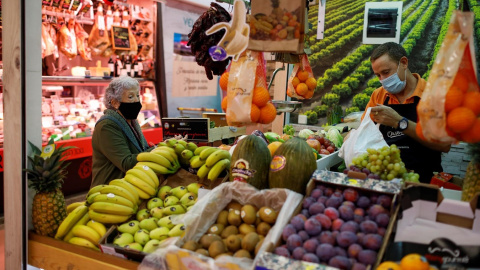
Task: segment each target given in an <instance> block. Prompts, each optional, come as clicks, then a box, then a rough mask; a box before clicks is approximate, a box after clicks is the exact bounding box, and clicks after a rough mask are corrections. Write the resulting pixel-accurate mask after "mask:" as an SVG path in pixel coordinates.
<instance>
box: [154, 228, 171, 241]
mask: <svg viewBox="0 0 480 270" xmlns="http://www.w3.org/2000/svg"><path fill="white" fill-rule="evenodd" d="M169 231H170V230H169V229H168V228H167V227H159V228H156V229H153V230H151V231H150V239H156V240H158V241H162V240H165V239H167V238H168V232H169Z"/></svg>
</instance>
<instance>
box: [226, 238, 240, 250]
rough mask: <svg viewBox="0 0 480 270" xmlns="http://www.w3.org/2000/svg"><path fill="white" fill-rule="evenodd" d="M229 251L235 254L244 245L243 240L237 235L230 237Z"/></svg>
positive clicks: (228, 241) (228, 242) (228, 240)
mask: <svg viewBox="0 0 480 270" xmlns="http://www.w3.org/2000/svg"><path fill="white" fill-rule="evenodd" d="M226 241H227V249H228V250H229V251H232V252H235V251H237V250H239V249H240V246H241V244H242V239H240V237H238V236H236V235H230V236H229V237H228V238H227V239H226Z"/></svg>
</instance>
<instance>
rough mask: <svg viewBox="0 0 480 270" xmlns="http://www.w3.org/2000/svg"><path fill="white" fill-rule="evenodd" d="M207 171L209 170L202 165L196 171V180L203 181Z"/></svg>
mask: <svg viewBox="0 0 480 270" xmlns="http://www.w3.org/2000/svg"><path fill="white" fill-rule="evenodd" d="M209 171H210V168H208V167H207V165H205V164H203V165H202V167H200V169H198V171H197V176H198V178H200V179H203V178H205V177H207V175H208V172H209Z"/></svg>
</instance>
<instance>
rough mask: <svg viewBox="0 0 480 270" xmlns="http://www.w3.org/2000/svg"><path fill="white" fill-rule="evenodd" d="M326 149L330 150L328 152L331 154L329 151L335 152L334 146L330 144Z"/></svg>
mask: <svg viewBox="0 0 480 270" xmlns="http://www.w3.org/2000/svg"><path fill="white" fill-rule="evenodd" d="M327 151H328V152H330V154H331V153H333V152H335V148H334V147H333V146H331V145H330V146H329V147H327Z"/></svg>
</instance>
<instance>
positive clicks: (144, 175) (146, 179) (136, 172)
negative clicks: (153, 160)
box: [125, 168, 158, 189]
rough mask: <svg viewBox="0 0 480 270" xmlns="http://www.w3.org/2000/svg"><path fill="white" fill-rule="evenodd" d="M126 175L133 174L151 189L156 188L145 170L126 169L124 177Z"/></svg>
mask: <svg viewBox="0 0 480 270" xmlns="http://www.w3.org/2000/svg"><path fill="white" fill-rule="evenodd" d="M127 175H133V176H135V177H137V178H138V179H140V180H142V181H143V182H145V183H147V184H148V185H149V186H151V187H152V188H153V189H156V188H157V187H158V186H157V185H156V184H155V182H154V181H153V180H152V179H151V178H150V176H148V174H147V173H146V172H144V171H143V170H139V169H135V168H133V169H130V170H128V171H127V173H126V175H125V177H127Z"/></svg>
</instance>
